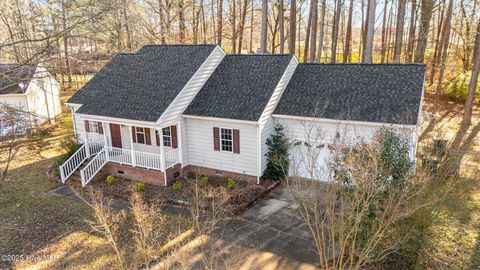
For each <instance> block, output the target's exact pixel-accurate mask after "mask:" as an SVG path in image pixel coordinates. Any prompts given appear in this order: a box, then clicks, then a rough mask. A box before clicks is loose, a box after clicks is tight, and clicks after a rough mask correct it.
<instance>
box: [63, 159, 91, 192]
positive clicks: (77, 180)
mask: <svg viewBox="0 0 480 270" xmlns="http://www.w3.org/2000/svg"><path fill="white" fill-rule="evenodd" d="M90 160H91V159H87V160H85V162H83V163H82V165H80V167H79V168H78V169H77V170H76V171H75V172H74V173H73V174H72V175H70V177H68V179H67V183H68V184H69V185H73V186H78V187H81V186H82V176H81V175H80V170H82V169H83V168H85V167H86V166H87V165H88V163H89V162H90Z"/></svg>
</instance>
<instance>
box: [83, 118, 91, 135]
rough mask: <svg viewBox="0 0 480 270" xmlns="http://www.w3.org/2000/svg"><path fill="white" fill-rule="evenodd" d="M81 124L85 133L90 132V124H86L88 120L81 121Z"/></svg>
mask: <svg viewBox="0 0 480 270" xmlns="http://www.w3.org/2000/svg"><path fill="white" fill-rule="evenodd" d="M83 123H84V125H85V131H86V132H90V123H89V122H88V120H85V121H83Z"/></svg>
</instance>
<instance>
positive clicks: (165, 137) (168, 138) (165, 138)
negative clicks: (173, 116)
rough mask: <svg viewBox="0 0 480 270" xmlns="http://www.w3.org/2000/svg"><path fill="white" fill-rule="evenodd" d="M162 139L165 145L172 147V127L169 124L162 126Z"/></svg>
mask: <svg viewBox="0 0 480 270" xmlns="http://www.w3.org/2000/svg"><path fill="white" fill-rule="evenodd" d="M165 131H168V134H165ZM162 139H163V146H165V147H172V127H170V126H168V127H164V128H162Z"/></svg>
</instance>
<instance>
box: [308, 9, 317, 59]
mask: <svg viewBox="0 0 480 270" xmlns="http://www.w3.org/2000/svg"><path fill="white" fill-rule="evenodd" d="M311 1H312V37H311V40H310V62H312V63H313V62H315V53H316V50H317V20H318V10H317V9H318V2H317V0H311Z"/></svg>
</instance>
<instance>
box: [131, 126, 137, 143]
mask: <svg viewBox="0 0 480 270" xmlns="http://www.w3.org/2000/svg"><path fill="white" fill-rule="evenodd" d="M132 139H133V142H134V143H137V134H136V132H135V127H134V126H132Z"/></svg>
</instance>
